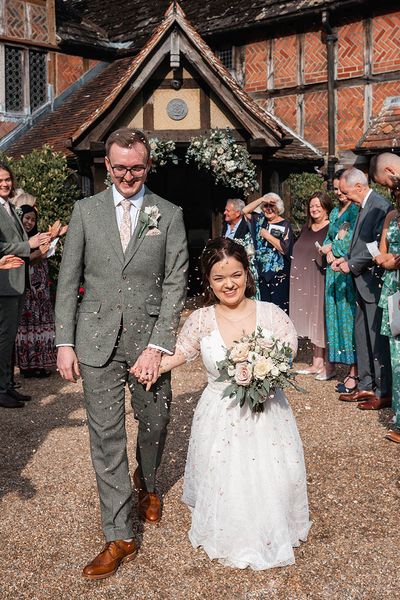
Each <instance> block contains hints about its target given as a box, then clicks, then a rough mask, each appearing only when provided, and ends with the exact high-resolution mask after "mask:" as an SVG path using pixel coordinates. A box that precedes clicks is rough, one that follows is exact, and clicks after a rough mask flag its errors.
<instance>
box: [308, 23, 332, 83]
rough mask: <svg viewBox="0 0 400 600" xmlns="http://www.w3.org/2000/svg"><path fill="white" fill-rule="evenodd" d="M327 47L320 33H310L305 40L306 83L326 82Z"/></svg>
mask: <svg viewBox="0 0 400 600" xmlns="http://www.w3.org/2000/svg"><path fill="white" fill-rule="evenodd" d="M327 77H328V74H327V68H326V46H325V42H324V41H323V40H322V38H321V32H320V31H309V32H308V33H307V34H306V35H305V40H304V83H318V82H321V81H326V80H327Z"/></svg>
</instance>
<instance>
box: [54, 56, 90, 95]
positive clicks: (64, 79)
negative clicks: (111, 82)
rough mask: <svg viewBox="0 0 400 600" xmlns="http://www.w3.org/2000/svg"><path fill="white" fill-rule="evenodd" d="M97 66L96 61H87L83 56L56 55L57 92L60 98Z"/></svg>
mask: <svg viewBox="0 0 400 600" xmlns="http://www.w3.org/2000/svg"><path fill="white" fill-rule="evenodd" d="M96 64H97V61H95V60H90V61H88V60H86V59H84V58H82V57H81V56H70V55H68V54H57V55H56V90H55V94H56V96H58V95H59V94H61V93H62V92H63V91H64V90H65V89H66V88H67V87H69V86H70V85H72V84H73V83H75V81H77V80H78V79H79V77H81V76H82V75H83V74H84V73H85V72H86V71H87V70H88V69H89V68H92V67H94V66H95V65H96Z"/></svg>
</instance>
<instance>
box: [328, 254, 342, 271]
mask: <svg viewBox="0 0 400 600" xmlns="http://www.w3.org/2000/svg"><path fill="white" fill-rule="evenodd" d="M344 262H345V260H344V258H343V256H341V257H340V258H336V259H335V260H334V261H333V262H332V264H331V269H332V271H336V272H337V273H339V272H340V271H341V268H340V265H341V264H342V263H344Z"/></svg>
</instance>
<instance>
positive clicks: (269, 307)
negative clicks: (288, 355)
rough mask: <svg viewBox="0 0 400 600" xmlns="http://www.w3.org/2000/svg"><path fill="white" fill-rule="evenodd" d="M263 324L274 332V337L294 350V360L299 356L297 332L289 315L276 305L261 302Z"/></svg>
mask: <svg viewBox="0 0 400 600" xmlns="http://www.w3.org/2000/svg"><path fill="white" fill-rule="evenodd" d="M260 304H261V308H260V310H261V324H262V326H263V327H265V328H266V329H268V330H269V331H272V333H273V335H274V337H276V338H278V339H280V340H282V342H286V343H287V344H289V346H290V347H291V348H292V350H293V358H294V357H295V356H296V354H297V332H296V329H295V327H294V325H293V323H292V321H291V320H290V319H289V317H288V315H287V314H286V313H285V312H284V311H283V310H281V309H280V308H279V307H278V306H275V304H271V303H269V302H260Z"/></svg>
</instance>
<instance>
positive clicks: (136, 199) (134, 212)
mask: <svg viewBox="0 0 400 600" xmlns="http://www.w3.org/2000/svg"><path fill="white" fill-rule="evenodd" d="M112 194H113V200H114V206H115V216H116V218H117V225H118V229H121V223H122V215H123V212H124V209H123V208H122V204H121V200H123V199H124V196H123V195H122V194H120V193H119V191H118V190H117V188H116V187H115V185H113V186H112ZM143 198H144V185H142V187H141V189H140V190H139V191H138V193H137V194H135V195H134V196H131V197H130V198H127V200H129V201H130V203H131V225H132V229H131V235H132V234H133V232H134V231H135V227H136V224H137V222H138V218H139V213H140V209H141V208H142V204H143Z"/></svg>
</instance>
